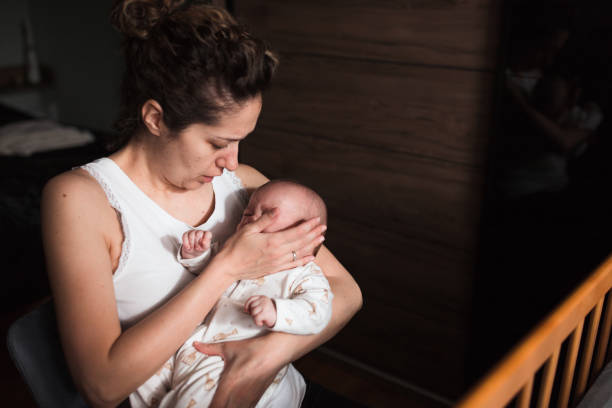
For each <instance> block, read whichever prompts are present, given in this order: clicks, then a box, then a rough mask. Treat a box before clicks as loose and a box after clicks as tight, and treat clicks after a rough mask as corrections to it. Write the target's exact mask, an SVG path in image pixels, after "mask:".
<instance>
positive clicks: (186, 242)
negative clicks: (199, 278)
mask: <svg viewBox="0 0 612 408" xmlns="http://www.w3.org/2000/svg"><path fill="white" fill-rule="evenodd" d="M211 239H212V234H211V232H210V231H202V230H198V229H194V230H189V231H187V232H185V233H184V234H183V239H182V245H181V248H180V249H179V251H178V253H177V255H176V259H177V260H178V261H179V262H180V263H181V265H183V266H184V267H185V268H187V269H189V271H190V272H193V273H198V272H199V271H201V270H202V268H203V267H204V264H205V263H206V261H207V260H208V258H209V257H210V241H211Z"/></svg>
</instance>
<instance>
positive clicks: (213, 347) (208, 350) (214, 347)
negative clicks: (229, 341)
mask: <svg viewBox="0 0 612 408" xmlns="http://www.w3.org/2000/svg"><path fill="white" fill-rule="evenodd" d="M221 344H222V343H200V342H199V341H194V342H193V347H194V348H195V349H196V350H198V351H199V352H200V353H203V354H206V355H207V356H219V357H221V358H222V359H223V360H225V356H224V353H223V346H222V345H221Z"/></svg>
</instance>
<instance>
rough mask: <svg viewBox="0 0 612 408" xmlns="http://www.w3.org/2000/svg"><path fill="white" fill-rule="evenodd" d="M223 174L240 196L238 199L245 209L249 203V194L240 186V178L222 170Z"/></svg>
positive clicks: (231, 172)
mask: <svg viewBox="0 0 612 408" xmlns="http://www.w3.org/2000/svg"><path fill="white" fill-rule="evenodd" d="M224 172H225V173H226V174H227V175H228V177H229V180H230V181H231V182H232V184H233V185H234V187H236V190H237V191H238V193H239V194H240V199H241V200H242V203H243V204H244V206H245V207H246V205H247V203H248V202H249V192H248V191H247V189H246V188H244V185H243V184H242V180H240V178H239V177H238V176H237V175H236V173H234V172H233V171H229V170H224Z"/></svg>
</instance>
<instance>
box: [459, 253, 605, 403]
mask: <svg viewBox="0 0 612 408" xmlns="http://www.w3.org/2000/svg"><path fill="white" fill-rule="evenodd" d="M611 288H612V256H611V257H609V258H608V259H607V260H606V261H605V262H604V263H602V264H601V265H600V266H599V267H598V268H597V269H596V270H595V271H594V272H593V273H592V274H591V275H590V276H589V277H588V278H587V279H586V280H585V281H584V282H583V283H582V284H581V285H580V286H579V287H578V288H577V289H576V290H575V291H574V292H573V293H572V294H571V295H570V296H569V297H568V298H566V300H565V301H563V302H562V303H561V304H560V305H559V306H558V307H557V308H556V309H555V310H554V311H553V312H552V313H551V314H550V315H549V316H548V317H547V318H546V319H545V320H544V321H542V322H541V323H540V324H539V325H538V326H537V327H536V328H535V329H534V330H533V331H532V332H531V333H530V334H529V335H528V336H527V337H526V338H525V339H523V341H521V342H520V343H519V344H518V345H517V346H516V347H515V348H514V349H513V350H512V351H511V352H510V353H509V354H508V355H507V356H506V357H505V358H504V359H503V360H502V361H501V362H500V363H499V364H498V365H497V366H495V367H494V368H493V369H492V370H491V371H490V372H489V373H488V375H487V376H486V377H485V378H484V379H482V380H481V381H480V382H479V383H478V384H476V386H475V387H474V388H473V389H472V390H471V391H470V392H469V393H468V394H467V395H466V396H465V397H464V398H463V399H462V400H461V401H460V402H459V404H458V405H457V408H500V407H505V406H507V405H508V404H509V403H510V402H511V401H513V400H515V401H516V406H517V407H521V408H523V407H529V406H530V404H531V402H532V401H531V400H532V398H533V396H532V393H533V388H534V387H533V385H534V379H535V377H536V374H537V373H538V371H539V370H540V369H541V368H543V371H542V379H541V381H540V384H539V385H540V386H539V387H538V388H539V390H538V396H537V400H535V402H536V405H535V406H537V407H538V408H540V407H548V406H549V404H550V401H551V393H552V390H553V385H554V383H555V378H557V379H558V383H559V386H558V390H557V392H555V394H556V397H557V398H556V406H557V407H559V408H566V407H568V406H573V405H575V404H576V403H577V402H578V401H579V400H580V399H581V398H582V396H583V395H584V393H585V391H586V388H587V385H588V384H589V381H591V380H592V379H593V378H594V377H596V375H597V374H599V372H600V371H601V369H602V368H603V366H604V362H605V361H606V355H608V358H609V355H610V351H612V350H610V349H612V342H610V341H609V339H610V327H611V324H612V310H611V308H612V304H611V302H612V301H611V298H612V296H608V297H607V301H606V295H607V294H608V292H609V291H610V289H611ZM604 302H605V304H604ZM604 306H605V312H604V317H603V324H602V327H601V329H600V327H599V323H600V320H601V315H602V311H603V310H604ZM585 325H586V334H585V336H584V338H583V328H584V326H585ZM598 333H599V336H598ZM565 340H568V342H567V348H566V352H565V354H564V355H565V361H564V364H562V366H561V367H559V368H560V370H557V368H558V367H557V365H558V361H559V355H560V353H561V348H562V345H563V343H564V342H565ZM581 345H582V347H581ZM579 352H580V353H579ZM593 355H595V359H594V360H593ZM579 356H580V361H579V362H578V361H577V360H578V357H579ZM577 363H578V364H577ZM592 363H593V364H592ZM576 367H578V370H577V377H576V378H575V377H574V374H575V372H576ZM557 371H558V372H557ZM555 374H556V375H557V376H555ZM589 374H591V375H590V376H589ZM572 385H574V389H573V395H572ZM570 396H572V398H571V404H570Z"/></svg>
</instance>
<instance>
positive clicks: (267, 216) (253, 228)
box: [243, 208, 279, 232]
mask: <svg viewBox="0 0 612 408" xmlns="http://www.w3.org/2000/svg"><path fill="white" fill-rule="evenodd" d="M278 214H279V211H278V208H273V209H272V210H271V211H267V212H265V213H263V214H262V215H261V217H259V218H258V219H257V220H256V221H254V222H252V223H250V224H247V225H245V226H244V228H243V229H245V230H247V231H248V232H261V231H263V230H265V229H266V228H267V227H268V226H270V225H272V223H273V222H274V220H275V219H276V217H278Z"/></svg>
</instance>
